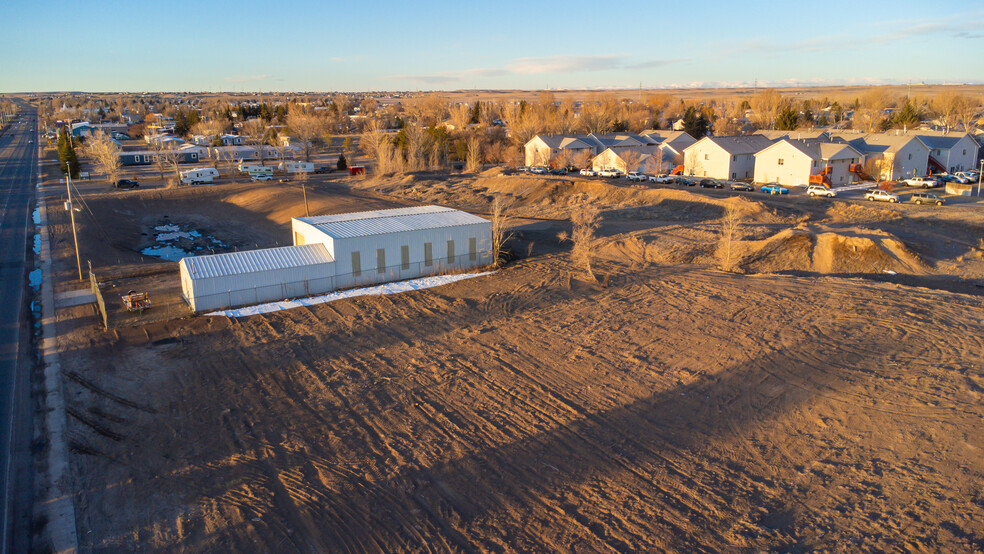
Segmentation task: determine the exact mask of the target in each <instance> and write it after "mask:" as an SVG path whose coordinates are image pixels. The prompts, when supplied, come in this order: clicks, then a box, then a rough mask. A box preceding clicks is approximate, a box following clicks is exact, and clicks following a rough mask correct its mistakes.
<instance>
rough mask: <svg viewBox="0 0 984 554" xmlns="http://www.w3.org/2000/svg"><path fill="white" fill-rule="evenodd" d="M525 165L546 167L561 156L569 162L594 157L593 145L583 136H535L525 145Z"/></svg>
mask: <svg viewBox="0 0 984 554" xmlns="http://www.w3.org/2000/svg"><path fill="white" fill-rule="evenodd" d="M524 149H525V152H526V165H528V166H531V167H534V166H546V165H548V164H550V162H551V161H553V160H554V159H556V158H557V156H559V155H561V154H563V155H564V156H565V157H567V158H568V161H569V162H574V161H575V160H577V159H579V158H582V157H586V156H593V155H595V145H594V144H591V143H590V142H589V141H588V140H587V136H584V135H537V136H535V137H533V138H532V139H530V140H529V142H527V143H526V145H525V147H524Z"/></svg>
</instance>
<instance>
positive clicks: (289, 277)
mask: <svg viewBox="0 0 984 554" xmlns="http://www.w3.org/2000/svg"><path fill="white" fill-rule="evenodd" d="M291 227H292V231H293V237H294V246H284V247H280V248H267V249H263V250H244V251H242V252H232V253H228V254H213V255H208V256H195V257H190V258H183V259H182V260H181V262H180V264H179V265H180V268H181V291H182V296H184V298H185V301H187V302H188V304H189V305H190V306H191V309H192V310H193V311H195V312H202V311H208V310H219V309H223V308H229V307H235V306H245V305H249V304H260V303H263V302H271V301H274V300H283V299H287V298H297V297H302V296H310V295H315V294H323V293H326V292H330V291H332V290H335V289H340V288H347V287H354V286H363V285H369V284H375V283H384V282H388V281H400V280H404V279H414V278H417V277H422V276H424V275H433V274H436V273H445V272H448V271H455V270H465V269H470V268H474V267H479V266H483V265H488V264H490V263H492V223H491V222H490V221H488V220H486V219H483V218H481V217H478V216H475V215H471V214H469V213H465V212H462V211H459V210H455V209H452V208H444V207H441V206H420V207H414V208H396V209H391V210H379V211H370V212H357V213H348V214H339V215H326V216H316V217H303V218H296V219H293V220H292V222H291Z"/></svg>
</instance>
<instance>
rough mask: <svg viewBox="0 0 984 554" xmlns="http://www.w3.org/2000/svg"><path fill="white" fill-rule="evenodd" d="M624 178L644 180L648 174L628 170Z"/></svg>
mask: <svg viewBox="0 0 984 554" xmlns="http://www.w3.org/2000/svg"><path fill="white" fill-rule="evenodd" d="M625 178H626V179H628V180H630V181H645V180H646V179H648V178H649V176H648V175H646V174H645V173H639V172H638V171H630V172H629V173H628V174H627V175H626V176H625Z"/></svg>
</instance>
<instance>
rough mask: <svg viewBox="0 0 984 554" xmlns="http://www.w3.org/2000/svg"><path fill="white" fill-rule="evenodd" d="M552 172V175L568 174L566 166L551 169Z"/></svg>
mask: <svg viewBox="0 0 984 554" xmlns="http://www.w3.org/2000/svg"><path fill="white" fill-rule="evenodd" d="M550 174H551V175H567V168H566V167H558V168H556V169H551V170H550Z"/></svg>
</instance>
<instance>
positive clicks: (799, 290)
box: [52, 171, 984, 552]
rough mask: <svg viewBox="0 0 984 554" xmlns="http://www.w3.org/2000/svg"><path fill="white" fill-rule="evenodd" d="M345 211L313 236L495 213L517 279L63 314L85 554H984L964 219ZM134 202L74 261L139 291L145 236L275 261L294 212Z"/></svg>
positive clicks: (845, 207) (444, 195)
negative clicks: (583, 230) (117, 271)
mask: <svg viewBox="0 0 984 554" xmlns="http://www.w3.org/2000/svg"><path fill="white" fill-rule="evenodd" d="M363 185H364V186H363V187H361V188H356V189H350V188H348V187H347V186H345V185H342V184H338V183H335V184H332V183H328V182H326V183H325V184H323V185H321V188H320V189H318V190H316V191H314V192H313V193H312V195H311V197H310V200H311V201H312V203H317V207H316V208H315V209H312V212H313V213H327V212H341V211H352V210H354V209H369V208H377V207H384V206H394V205H402V204H407V203H412V202H417V201H422V202H440V203H444V204H448V205H456V206H460V207H464V208H467V209H471V210H473V211H476V212H482V211H484V210H487V209H488V201H489V199H490V198H491V197H492V196H493V195H496V194H498V195H504V196H506V197H509V198H511V199H512V200H513V202H514V213H515V214H516V215H517V216H520V217H522V218H523V219H520V220H518V221H517V228H516V231H517V238H516V242H515V245H516V250H517V253H518V254H519V256H520V258H521V259H519V260H517V261H514V262H513V263H511V264H510V265H509V266H507V267H506V268H505V269H503V270H501V271H499V272H498V273H496V274H494V275H492V276H487V277H481V278H476V279H471V280H466V281H462V282H459V283H456V284H454V285H450V286H447V287H442V288H439V289H431V290H427V291H420V292H415V293H409V294H402V295H397V296H384V297H360V298H356V299H350V300H345V301H340V302H335V303H332V304H328V305H322V306H317V307H313V308H303V309H297V310H291V311H285V312H279V313H274V314H269V315H265V316H255V317H250V318H245V319H239V320H230V319H225V318H207V317H197V318H185V319H178V320H172V321H168V322H158V323H153V324H149V325H145V326H138V327H127V328H121V329H117V330H112V331H108V332H106V331H102V330H101V328H100V327H98V326H97V325H96V319H95V318H94V317H92V308H91V307H87V306H83V307H76V308H71V309H66V310H61V311H60V312H59V319H60V326H59V329H60V330H61V331H62V337H61V340H60V346H61V348H62V356H61V358H62V360H63V362H62V365H63V367H64V370H65V374H66V398H67V401H68V403H69V409H70V411H69V416H70V417H69V425H70V430H71V441H72V442H71V445H70V446H71V450H72V452H73V455H72V463H73V468H74V474H75V478H76V479H77V482H78V484H79V491H80V492H79V495H78V498H77V510H78V514H79V523H78V528H79V537H80V539H81V541H82V544H81V546H82V548H83V550H85V551H118V550H124V551H133V550H184V551H221V552H227V551H270V552H287V551H303V552H323V551H367V550H368V551H434V552H438V551H440V552H443V551H471V552H477V551H557V550H565V551H575V552H596V551H611V550H615V551H660V550H686V551H722V550H752V551H755V550H761V549H768V550H780V551H805V550H814V549H818V550H823V549H827V550H831V551H857V550H868V551H884V550H933V551H974V550H980V549H984V523H982V522H984V485H982V483H984V481H982V477H984V462H982V455H981V449H982V448H984V439H982V436H981V433H980V429H981V428H982V425H984V421H982V420H984V407H982V400H984V370H982V368H984V339H982V337H981V336H980V329H981V324H982V321H981V313H982V310H981V309H982V306H984V295H982V293H984V289H982V288H981V287H979V286H978V285H979V284H981V280H982V279H984V261H982V260H981V258H982V255H984V250H982V249H984V244H981V243H980V240H981V237H984V224H982V219H981V218H980V211H979V210H980V207H981V206H980V204H976V203H968V204H963V205H959V206H956V205H955V206H947V207H946V209H945V210H936V211H929V210H921V211H917V210H913V209H909V208H910V207H909V206H877V207H871V206H867V205H860V204H857V203H852V202H834V203H823V204H821V203H816V202H814V203H804V202H803V201H802V200H801V199H794V198H792V199H791V198H781V199H763V198H762V197H761V196H759V197H754V196H748V197H742V198H739V197H733V196H731V195H725V194H719V193H706V194H704V193H696V194H695V193H691V192H688V191H682V190H674V189H670V188H659V189H653V190H649V189H645V188H633V187H622V186H616V185H612V184H608V183H599V182H597V181H582V180H579V179H537V178H533V177H513V176H508V175H502V176H499V175H498V172H494V171H493V172H489V173H487V174H483V175H480V176H454V177H446V176H426V175H425V176H415V177H410V178H400V179H390V180H386V181H377V182H365V183H364V184H363ZM125 194H126V195H127V196H125V197H123V196H122V193H113V194H108V195H103V196H99V195H94V196H93V197H92V198H89V199H88V203H89V205H90V206H92V207H93V212H97V213H104V214H117V216H116V217H115V219H112V220H111V221H112V223H105V224H104V225H105V227H106V231H107V235H109V236H110V237H113V240H109V241H104V242H103V243H102V245H101V246H92V245H88V243H89V242H90V241H95V240H96V239H98V237H99V236H100V235H99V234H98V233H99V231H98V229H97V228H96V226H95V225H94V224H93V225H90V226H89V228H87V229H85V230H84V232H83V237H82V238H83V243H84V244H87V246H86V247H85V248H87V249H88V252H89V255H90V256H91V257H92V258H94V259H95V260H96V261H94V264H93V265H100V264H101V265H102V266H104V267H110V266H113V265H114V264H116V263H118V262H117V261H116V260H115V259H114V258H120V259H123V260H125V263H141V259H140V255H139V253H137V254H134V252H133V247H131V246H126V248H123V247H122V246H121V245H131V244H133V243H134V241H136V242H137V243H138V244H139V240H140V237H142V236H143V235H141V234H140V233H145V232H147V230H146V229H147V228H148V226H153V225H156V224H157V222H158V221H159V218H160V217H162V216H163V215H168V216H169V219H171V220H176V219H180V218H185V219H186V220H188V221H193V222H196V223H197V224H198V225H200V226H201V227H208V229H209V230H210V232H211V234H213V235H214V236H216V237H217V238H219V239H221V240H222V241H223V242H224V243H226V244H238V245H241V247H252V246H253V245H252V244H247V243H248V242H250V241H253V243H254V244H257V245H259V246H272V245H273V244H274V243H278V242H280V243H284V242H285V241H289V237H288V233H287V231H286V229H287V222H288V221H289V217H290V216H291V215H297V214H298V209H299V206H300V205H301V204H300V202H301V200H300V194H299V191H292V190H285V189H277V188H276V187H255V186H254V187H250V186H245V185H243V186H239V185H223V186H218V187H206V188H203V189H179V190H177V191H141V192H138V193H136V194H137V195H142V196H130V195H131V194H132V193H125ZM133 198H140V200H139V202H138V203H137V204H136V205H138V206H139V210H137V209H136V208H135V207H134V208H133V209H132V212H130V213H126V212H125V211H124V210H127V209H131V208H124V206H126V205H131V206H133V204H134V201H133V200H132V199H133ZM585 200H587V201H591V202H594V203H597V204H598V205H600V206H601V207H602V208H603V216H604V220H603V225H602V227H601V229H600V231H599V235H600V239H599V244H598V247H597V252H598V256H599V263H598V272H599V274H600V275H601V282H597V283H596V282H588V281H586V280H585V279H584V275H583V274H582V273H581V272H580V271H579V270H578V269H577V268H576V267H573V266H571V264H570V262H569V260H568V255H567V251H566V246H565V245H564V244H561V243H559V242H558V241H557V239H556V233H557V232H558V231H560V230H562V229H563V228H564V227H565V224H564V223H563V221H559V220H562V219H563V218H564V217H565V215H566V208H565V206H567V205H568V204H569V203H571V202H576V201H585ZM732 207H733V208H734V209H736V210H739V211H740V212H741V213H742V229H741V234H740V238H741V240H740V241H738V242H737V244H736V250H737V251H738V252H739V253H740V255H739V259H738V262H737V264H736V267H737V268H738V272H735V273H724V272H721V271H718V270H717V269H715V268H714V266H715V265H716V264H717V263H718V261H719V259H720V258H719V256H720V250H719V239H720V234H721V233H720V231H721V220H722V216H723V215H724V214H725V213H726V210H728V209H729V208H732ZM196 218H201V219H196ZM52 219H53V226H52V231H53V233H54V235H55V239H56V241H57V244H58V247H59V248H60V249H61V250H62V251H64V250H65V246H66V244H68V245H70V238H68V239H67V242H66V227H65V223H64V221H63V220H64V219H65V217H64V215H63V214H62V215H61V216H59V215H58V214H57V213H53V216H52ZM97 219H99V220H103V221H107V220H105V219H102V218H98V217H97ZM253 237H257V238H255V239H254V238H253ZM60 255H61V257H60V258H59V261H58V263H59V264H61V267H62V268H63V271H64V272H65V275H68V274H70V273H71V271H70V270H71V266H70V264H69V263H68V262H69V261H72V262H74V261H73V260H71V258H70V257H69V256H68V253H66V252H60ZM156 261H159V260H156ZM885 271H892V272H894V273H895V274H894V275H893V274H889V273H885Z"/></svg>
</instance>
